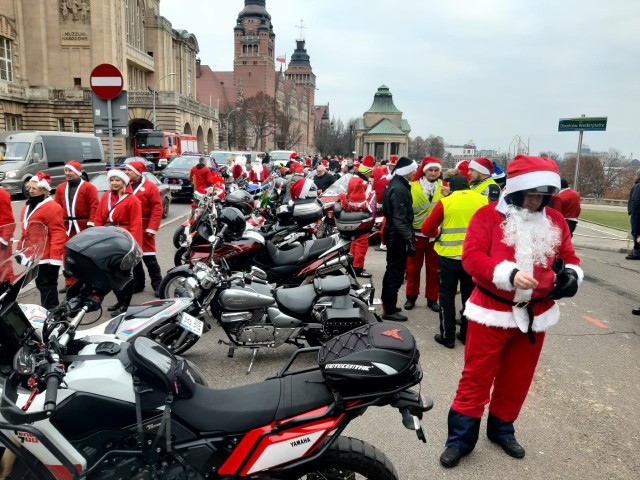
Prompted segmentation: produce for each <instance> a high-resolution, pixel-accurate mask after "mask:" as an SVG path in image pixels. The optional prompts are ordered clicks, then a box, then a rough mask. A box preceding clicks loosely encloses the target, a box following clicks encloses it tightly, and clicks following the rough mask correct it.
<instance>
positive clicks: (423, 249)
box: [407, 235, 440, 301]
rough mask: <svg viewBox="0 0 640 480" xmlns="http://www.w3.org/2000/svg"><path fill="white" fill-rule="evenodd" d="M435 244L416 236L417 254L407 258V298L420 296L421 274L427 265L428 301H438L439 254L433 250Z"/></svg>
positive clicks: (425, 275)
mask: <svg viewBox="0 0 640 480" xmlns="http://www.w3.org/2000/svg"><path fill="white" fill-rule="evenodd" d="M434 245H435V242H430V241H429V239H428V238H427V237H420V236H418V235H416V254H415V255H414V256H413V257H407V297H419V296H420V273H421V272H422V264H424V265H425V272H424V282H425V285H426V287H425V295H424V296H425V297H426V298H427V300H432V301H437V300H438V294H439V293H440V280H439V278H438V254H437V253H436V251H435V250H434V249H433V246H434Z"/></svg>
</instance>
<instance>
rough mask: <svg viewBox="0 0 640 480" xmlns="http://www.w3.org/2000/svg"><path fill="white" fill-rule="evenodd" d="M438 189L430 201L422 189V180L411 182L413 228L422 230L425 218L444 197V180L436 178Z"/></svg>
mask: <svg viewBox="0 0 640 480" xmlns="http://www.w3.org/2000/svg"><path fill="white" fill-rule="evenodd" d="M436 184H437V185H436V191H435V192H434V194H433V198H432V199H431V201H429V197H427V196H426V195H425V193H424V190H422V185H420V180H416V181H415V182H410V185H411V200H412V202H413V229H414V230H420V229H421V228H422V224H423V223H424V221H425V219H426V218H427V217H428V216H429V214H430V213H431V210H433V207H434V206H435V205H436V203H438V200H440V199H441V198H443V195H442V180H440V179H438V180H436Z"/></svg>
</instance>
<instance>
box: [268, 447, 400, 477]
mask: <svg viewBox="0 0 640 480" xmlns="http://www.w3.org/2000/svg"><path fill="white" fill-rule="evenodd" d="M278 478H282V479H286V480H294V479H307V480H362V479H371V480H397V478H398V473H397V472H396V469H395V467H394V466H393V464H392V463H391V461H390V460H389V459H388V458H387V456H386V455H385V454H384V453H382V452H381V451H380V450H378V449H377V448H376V447H374V446H373V445H371V444H369V443H367V442H363V441H362V440H358V439H357V438H350V437H339V438H338V441H337V442H335V443H334V444H333V445H332V446H331V447H330V448H329V449H328V450H327V451H326V453H325V454H324V455H323V456H322V457H321V458H320V459H318V460H317V461H315V462H312V463H310V464H308V465H303V466H302V467H300V468H299V469H296V470H294V471H291V472H286V474H285V475H282V476H279V477H278Z"/></svg>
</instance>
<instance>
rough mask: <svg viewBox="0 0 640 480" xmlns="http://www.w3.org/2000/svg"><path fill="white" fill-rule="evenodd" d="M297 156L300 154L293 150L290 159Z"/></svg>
mask: <svg viewBox="0 0 640 480" xmlns="http://www.w3.org/2000/svg"><path fill="white" fill-rule="evenodd" d="M297 156H298V154H297V153H296V152H293V153H292V154H291V155H289V160H293V159H294V158H296V157H297Z"/></svg>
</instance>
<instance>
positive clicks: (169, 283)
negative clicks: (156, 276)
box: [158, 272, 199, 299]
mask: <svg viewBox="0 0 640 480" xmlns="http://www.w3.org/2000/svg"><path fill="white" fill-rule="evenodd" d="M190 278H191V276H190V275H188V274H187V273H186V272H171V273H167V274H166V275H165V276H164V278H163V279H162V281H161V282H160V287H159V288H158V290H160V298H191V299H195V298H196V297H197V296H198V293H199V292H198V287H197V286H193V284H194V283H195V282H190V281H189V279H190Z"/></svg>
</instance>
